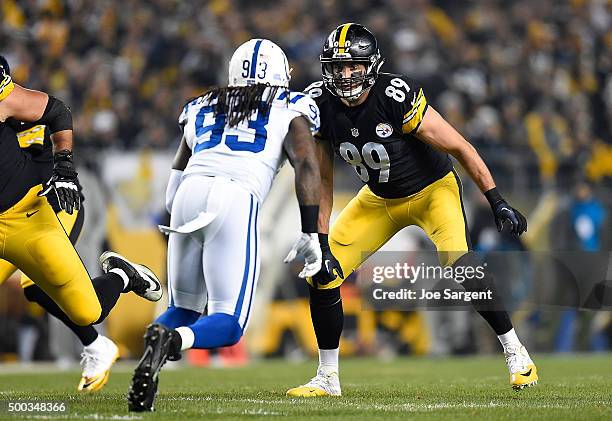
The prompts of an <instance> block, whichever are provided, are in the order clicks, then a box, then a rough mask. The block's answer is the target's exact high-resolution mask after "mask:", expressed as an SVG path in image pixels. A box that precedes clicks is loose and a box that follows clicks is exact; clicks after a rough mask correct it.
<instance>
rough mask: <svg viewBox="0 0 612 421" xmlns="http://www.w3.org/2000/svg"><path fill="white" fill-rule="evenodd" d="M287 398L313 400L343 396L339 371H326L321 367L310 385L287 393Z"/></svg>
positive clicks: (307, 384) (295, 388)
mask: <svg viewBox="0 0 612 421" xmlns="http://www.w3.org/2000/svg"><path fill="white" fill-rule="evenodd" d="M287 396H292V397H302V398H312V397H317V396H342V390H341V389H340V378H339V377H338V372H337V371H332V370H329V371H328V370H325V369H323V368H321V367H319V369H318V370H317V375H316V376H314V377H313V378H312V379H311V380H310V381H309V382H308V383H306V384H304V385H302V386H298V387H294V388H293V389H289V390H288V391H287Z"/></svg>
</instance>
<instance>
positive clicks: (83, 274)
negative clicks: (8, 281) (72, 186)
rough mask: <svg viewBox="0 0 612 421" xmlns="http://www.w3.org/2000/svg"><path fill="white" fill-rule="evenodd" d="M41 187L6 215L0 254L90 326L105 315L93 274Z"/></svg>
mask: <svg viewBox="0 0 612 421" xmlns="http://www.w3.org/2000/svg"><path fill="white" fill-rule="evenodd" d="M40 190H41V186H40V185H39V186H35V187H33V188H32V189H30V191H29V192H28V193H27V194H26V195H25V196H24V197H23V199H21V200H20V201H19V202H18V203H17V204H16V205H15V206H13V207H12V208H10V209H8V210H6V211H4V212H2V213H0V258H2V259H4V260H6V261H7V262H9V263H10V264H12V265H13V266H15V267H16V268H17V269H19V270H21V271H22V272H23V273H24V274H25V276H27V277H28V278H29V279H32V280H33V281H34V282H35V283H36V285H38V286H39V287H40V288H41V289H42V290H43V291H45V292H46V293H47V295H49V296H50V297H51V298H52V299H53V301H55V302H56V303H57V305H58V306H59V307H60V308H61V309H62V311H63V312H64V313H66V314H67V315H68V317H70V319H71V320H72V321H73V322H74V323H76V324H78V325H81V326H87V325H90V324H92V323H93V322H95V321H97V320H98V319H99V318H100V314H101V313H102V308H101V307H100V303H99V301H98V297H97V295H96V292H95V290H94V288H93V285H92V283H91V278H90V277H89V274H88V273H87V270H86V269H85V266H84V265H83V262H82V261H81V259H80V257H79V255H78V254H77V252H76V250H75V249H74V246H73V245H72V243H71V242H70V239H69V238H68V235H67V234H66V232H65V231H64V228H63V227H62V224H61V223H60V221H59V219H58V216H57V215H56V214H55V212H54V211H53V208H52V207H51V205H49V203H48V202H47V199H46V198H45V197H38V196H37V193H38V192H39V191H40ZM73 215H74V214H73ZM67 216H70V215H67ZM74 217H75V220H76V215H74ZM73 224H74V222H73ZM11 269H12V271H14V268H11ZM5 270H6V271H8V269H5ZM12 271H11V273H12ZM5 273H6V272H5ZM5 273H3V274H5ZM9 276H10V275H9Z"/></svg>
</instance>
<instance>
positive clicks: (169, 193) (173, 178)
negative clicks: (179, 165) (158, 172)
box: [166, 168, 183, 213]
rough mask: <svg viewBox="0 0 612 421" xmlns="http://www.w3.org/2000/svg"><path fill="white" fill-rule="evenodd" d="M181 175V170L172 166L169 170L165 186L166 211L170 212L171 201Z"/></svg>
mask: <svg viewBox="0 0 612 421" xmlns="http://www.w3.org/2000/svg"><path fill="white" fill-rule="evenodd" d="M182 176H183V171H181V170H175V169H174V168H173V169H172V170H170V178H169V179H168V187H166V210H167V211H168V213H172V202H174V196H176V191H177V190H178V187H179V184H181V177H182Z"/></svg>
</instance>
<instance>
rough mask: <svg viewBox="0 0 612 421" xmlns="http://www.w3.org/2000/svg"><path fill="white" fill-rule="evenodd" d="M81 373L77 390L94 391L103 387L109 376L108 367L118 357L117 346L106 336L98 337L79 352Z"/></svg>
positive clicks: (109, 367)
mask: <svg viewBox="0 0 612 421" xmlns="http://www.w3.org/2000/svg"><path fill="white" fill-rule="evenodd" d="M81 357H83V359H82V360H81V365H82V366H83V373H82V375H81V381H80V382H79V385H78V387H77V390H78V391H79V392H96V391H98V390H100V389H102V388H103V387H104V385H105V384H106V382H107V381H108V377H109V376H110V369H111V367H112V366H113V364H114V363H115V361H117V359H118V358H119V348H117V345H115V343H114V342H113V341H111V340H110V339H108V338H107V337H106V336H102V335H99V336H98V338H97V339H96V340H95V341H94V342H93V343H92V344H91V345H88V346H86V347H83V353H82V354H81Z"/></svg>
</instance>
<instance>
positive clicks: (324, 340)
mask: <svg viewBox="0 0 612 421" xmlns="http://www.w3.org/2000/svg"><path fill="white" fill-rule="evenodd" d="M308 291H309V292H310V317H311V318H312V325H313V327H314V331H315V335H316V336H317V344H318V346H319V349H336V348H338V347H339V346H340V335H341V334H342V328H343V326H344V311H343V310H342V298H341V296H340V288H339V287H338V288H333V289H316V288H313V287H311V286H310V285H309V286H308Z"/></svg>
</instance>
